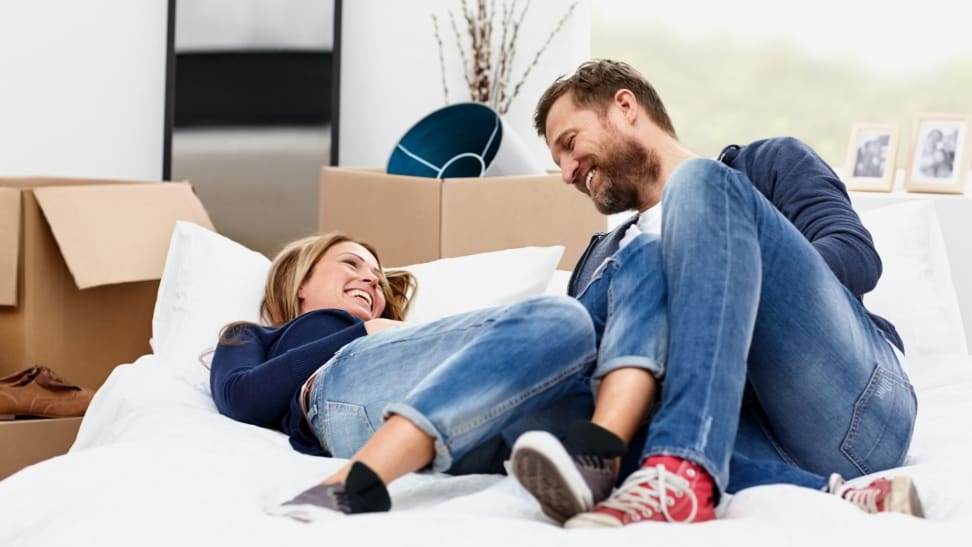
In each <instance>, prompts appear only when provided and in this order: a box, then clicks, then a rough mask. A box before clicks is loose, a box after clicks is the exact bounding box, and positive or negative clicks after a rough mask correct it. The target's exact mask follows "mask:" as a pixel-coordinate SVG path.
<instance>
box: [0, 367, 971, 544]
mask: <svg viewBox="0 0 972 547" xmlns="http://www.w3.org/2000/svg"><path fill="white" fill-rule="evenodd" d="M170 365H171V364H169V363H165V362H163V361H162V360H161V359H160V358H159V357H157V356H154V355H150V356H144V357H142V358H140V359H139V360H138V361H137V362H136V363H134V364H130V365H122V366H119V367H118V368H117V369H116V370H115V371H114V372H113V374H112V375H111V377H110V378H109V379H108V382H107V383H106V384H105V386H104V387H103V388H102V389H101V390H99V391H98V393H97V395H96V397H95V399H94V401H93V402H92V406H91V408H90V409H89V411H88V414H87V416H86V417H85V419H84V421H83V423H82V425H81V430H80V432H79V435H78V439H77V441H76V443H75V444H74V446H73V447H72V449H71V451H70V452H69V453H68V454H67V455H64V456H61V457H58V458H54V459H51V460H48V461H46V462H41V463H40V464H37V465H34V466H31V467H28V468H26V469H24V470H22V471H21V472H19V473H17V474H15V475H13V476H11V477H10V478H8V479H7V480H4V481H2V482H0V546H4V547H15V546H31V547H34V546H48V545H50V546H68V545H70V546H78V545H97V546H103V547H107V546H114V545H118V546H125V547H129V546H140V545H146V546H156V545H158V546H162V545H166V546H169V545H233V546H239V547H242V546H249V545H253V546H258V545H259V546H266V545H294V546H300V545H378V544H380V545H394V546H401V545H490V546H496V545H503V546H505V547H508V546H512V545H579V546H580V545H583V546H591V545H595V544H596V545H612V546H613V545H618V544H624V545H642V546H649V545H651V546H656V545H657V546H661V545H680V546H691V545H707V546H711V545H746V546H761V545H766V546H774V547H776V546H780V545H787V546H790V545H851V544H855V545H936V546H937V545H959V544H961V545H966V544H967V541H968V538H969V537H970V535H969V533H970V532H972V495H970V492H972V473H970V472H969V469H970V467H969V466H970V464H972V435H970V427H972V425H970V423H972V422H970V420H969V418H970V417H972V363H970V358H969V357H968V356H939V357H923V358H922V359H921V360H920V361H919V362H909V363H908V366H907V368H908V369H909V372H910V373H911V374H912V380H913V382H914V384H915V386H916V387H917V389H918V394H919V405H920V407H919V408H920V409H919V419H918V425H917V428H916V432H915V437H914V443H913V447H912V450H911V453H910V456H909V459H908V465H907V467H906V468H904V469H902V470H901V471H903V472H907V473H910V474H911V476H912V477H914V479H915V481H916V483H917V486H918V488H919V491H920V494H921V497H922V501H923V502H924V505H925V511H926V513H927V517H928V518H927V519H924V520H922V519H916V518H910V517H905V516H901V515H867V514H865V513H863V512H861V511H859V510H858V509H856V508H854V507H852V506H851V505H850V504H848V503H846V502H843V501H841V500H838V499H836V498H834V497H833V496H829V495H826V494H822V493H818V492H814V491H810V490H806V489H799V488H796V487H790V486H764V487H759V488H752V489H749V490H746V491H743V492H740V493H739V494H737V495H736V496H734V497H733V498H731V499H729V500H728V501H727V503H725V504H724V505H723V507H722V512H723V515H722V518H721V519H719V520H716V521H712V522H708V523H704V524H696V525H669V524H653V523H648V524H642V525H638V526H630V527H627V528H624V529H617V530H563V529H561V528H559V527H557V526H555V525H554V524H553V523H552V522H551V521H549V520H547V519H546V518H545V517H544V516H543V515H542V514H541V513H540V511H539V508H538V507H537V506H536V505H535V503H534V502H533V501H532V499H531V498H529V496H528V495H527V494H526V493H524V492H523V491H522V490H520V489H519V487H518V486H517V484H516V482H515V481H514V480H513V479H512V478H508V477H500V476H486V475H474V476H465V477H448V476H445V475H432V474H414V475H410V476H408V477H405V478H403V479H401V480H399V481H397V482H395V483H394V484H393V485H392V486H391V488H390V490H391V494H392V501H393V510H392V511H391V512H390V513H385V514H373V515H360V516H352V517H347V516H344V515H338V514H333V513H327V512H324V511H322V512H321V513H320V514H318V515H317V516H318V517H320V518H319V519H318V520H316V521H315V522H313V523H309V524H305V523H300V522H297V521H293V520H291V519H288V518H284V517H276V516H271V515H269V514H268V513H267V512H266V509H267V508H268V507H273V506H275V505H276V504H277V503H279V502H280V501H283V500H285V499H288V498H289V497H291V496H292V495H294V494H296V493H297V492H299V491H301V490H303V489H304V488H306V487H308V486H310V485H311V484H313V483H314V482H315V481H317V480H320V479H321V478H322V477H324V476H325V475H326V474H328V473H329V472H330V471H332V470H333V469H335V468H337V467H338V466H339V465H340V464H341V460H336V459H328V458H315V457H310V456H304V455H301V454H298V453H297V452H295V451H293V450H292V449H291V448H290V446H289V444H288V442H287V439H286V438H285V437H284V436H283V435H282V434H279V433H276V432H273V431H269V430H264V429H260V428H257V427H253V426H248V425H244V424H241V423H237V422H234V421H232V420H230V419H228V418H225V417H223V416H220V415H219V414H218V413H217V412H216V410H215V407H214V406H213V402H212V399H211V398H210V396H209V392H208V382H207V371H206V370H205V369H203V368H202V367H200V368H199V371H198V373H187V372H186V371H185V369H180V368H179V367H174V366H170ZM339 542H340V543H339Z"/></svg>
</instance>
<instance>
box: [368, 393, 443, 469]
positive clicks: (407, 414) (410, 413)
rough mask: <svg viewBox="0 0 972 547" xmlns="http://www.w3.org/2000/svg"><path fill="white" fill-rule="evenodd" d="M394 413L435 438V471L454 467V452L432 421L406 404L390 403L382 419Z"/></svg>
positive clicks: (433, 464) (433, 462) (433, 467)
mask: <svg viewBox="0 0 972 547" xmlns="http://www.w3.org/2000/svg"><path fill="white" fill-rule="evenodd" d="M392 414H397V415H399V416H401V417H402V418H405V419H406V420H408V421H410V422H412V424H414V425H415V427H417V428H419V429H421V430H422V432H423V433H425V434H426V435H428V436H429V437H432V438H433V439H435V458H433V460H432V470H433V471H439V472H444V471H447V470H448V469H449V468H450V467H452V452H451V451H450V450H449V447H448V446H446V443H445V441H443V440H442V435H441V434H440V433H439V430H438V429H436V428H435V426H434V425H432V422H430V421H429V419H428V418H426V417H425V415H424V414H422V413H421V412H419V411H418V410H416V409H415V408H414V407H411V406H409V405H406V404H402V403H390V404H389V405H387V406H386V407H385V409H384V410H383V411H382V413H381V419H382V420H387V419H388V418H390V417H391V416H392Z"/></svg>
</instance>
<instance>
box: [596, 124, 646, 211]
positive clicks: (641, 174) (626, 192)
mask: <svg viewBox="0 0 972 547" xmlns="http://www.w3.org/2000/svg"><path fill="white" fill-rule="evenodd" d="M612 144H613V146H612V147H611V148H612V149H611V150H610V151H609V152H608V153H607V154H605V155H604V156H602V159H601V160H600V161H599V162H597V172H598V174H599V175H600V176H601V185H600V187H599V188H598V191H597V192H596V193H595V194H592V195H591V199H592V200H593V201H594V207H596V208H597V210H598V211H600V212H601V213H602V214H605V215H612V214H614V213H621V212H624V211H631V210H635V209H639V208H640V207H641V204H642V193H643V191H644V190H645V189H647V188H650V187H652V186H655V185H657V184H658V177H659V176H660V173H661V161H660V160H659V159H658V154H657V153H656V152H655V151H654V150H648V149H646V148H644V147H642V146H640V145H639V144H638V143H637V142H635V141H634V140H631V139H624V138H621V137H618V138H617V139H614V143H612Z"/></svg>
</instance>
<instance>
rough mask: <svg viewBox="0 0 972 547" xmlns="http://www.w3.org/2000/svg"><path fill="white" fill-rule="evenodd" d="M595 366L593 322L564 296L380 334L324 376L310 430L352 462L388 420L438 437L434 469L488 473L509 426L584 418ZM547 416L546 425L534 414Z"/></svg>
mask: <svg viewBox="0 0 972 547" xmlns="http://www.w3.org/2000/svg"><path fill="white" fill-rule="evenodd" d="M595 356H596V347H595V334H594V329H593V326H592V324H591V319H590V316H589V315H588V313H587V311H586V310H585V309H584V307H583V306H581V305H579V304H578V303H577V302H575V301H573V300H571V299H569V298H566V297H552V296H548V297H536V298H531V299H527V300H524V301H522V302H519V303H516V304H512V305H508V306H502V307H495V308H487V309H483V310H478V311H474V312H470V313H466V314H461V315H456V316H452V317H447V318H445V319H440V320H438V321H434V322H431V323H428V324H424V325H414V326H403V327H399V328H395V329H389V330H385V331H381V332H379V333H376V334H373V335H369V336H363V337H361V338H358V339H356V340H354V341H352V342H350V343H348V344H347V345H345V346H344V347H342V348H341V349H340V350H338V351H337V352H336V353H335V354H334V356H333V357H332V358H331V359H330V360H329V361H328V362H327V363H325V364H324V365H323V366H322V367H321V370H320V372H319V373H318V375H317V377H316V379H315V380H314V384H313V386H312V387H311V395H310V404H309V408H308V413H307V414H308V421H309V422H310V424H311V427H312V429H313V430H314V432H315V434H316V436H317V437H318V439H319V440H320V441H321V442H322V444H323V445H324V446H325V447H326V449H327V450H328V451H329V452H330V453H331V455H333V456H335V457H339V458H350V457H351V456H352V455H354V453H355V452H357V451H358V449H359V448H361V446H362V445H364V443H365V442H366V441H367V440H368V439H369V438H371V436H372V435H373V434H374V433H375V431H376V430H377V428H378V427H380V425H381V423H382V421H383V420H384V419H386V418H387V417H389V416H390V415H392V414H397V415H400V416H402V417H404V418H406V419H408V420H409V421H411V422H412V423H413V424H415V425H416V426H417V427H418V428H420V429H421V430H422V431H424V432H425V433H426V434H428V435H429V436H431V437H433V438H434V439H435V451H436V455H435V458H434V461H433V469H435V470H436V471H452V472H454V473H462V472H466V473H475V472H488V471H496V470H498V467H499V465H500V464H501V462H502V460H501V459H500V460H499V462H497V458H502V457H503V455H504V451H503V446H504V445H505V443H504V442H501V441H502V439H503V438H505V437H507V436H511V435H515V434H517V433H518V431H516V432H514V431H513V430H514V429H519V427H517V426H518V422H522V423H523V427H525V428H527V429H547V430H552V431H554V432H555V433H559V434H562V433H563V431H562V429H563V428H565V427H566V426H560V425H559V424H558V421H559V420H560V419H565V418H567V419H583V418H584V417H587V416H590V412H591V409H592V397H591V392H590V387H589V385H588V382H587V378H588V377H589V376H590V374H591V369H592V367H593V366H594V363H595ZM546 409H550V410H549V413H550V416H549V419H544V415H543V414H541V415H539V416H537V415H535V414H536V413H538V412H540V411H544V410H546ZM557 415H559V418H558V417H557ZM555 418H556V419H555ZM524 430H525V429H524Z"/></svg>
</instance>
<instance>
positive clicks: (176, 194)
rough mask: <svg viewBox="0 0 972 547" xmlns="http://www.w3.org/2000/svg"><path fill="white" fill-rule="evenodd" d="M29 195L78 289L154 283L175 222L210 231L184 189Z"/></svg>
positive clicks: (52, 190) (102, 188)
mask: <svg viewBox="0 0 972 547" xmlns="http://www.w3.org/2000/svg"><path fill="white" fill-rule="evenodd" d="M33 191H34V197H35V198H36V199H37V203H38V205H39V207H40V209H41V210H42V211H43V212H44V217H45V218H46V219H47V223H48V225H49V226H50V228H51V232H52V233H53V235H54V239H55V240H56V241H57V244H58V247H59V248H60V251H61V255H62V256H63V257H64V262H65V263H66V264H67V266H68V269H69V270H70V271H71V275H72V276H73V277H74V282H75V283H76V284H77V287H78V289H86V288H89V287H96V286H100V285H111V284H115V283H127V282H132V281H145V280H149V279H159V277H161V275H162V268H163V266H164V263H165V256H166V252H167V249H168V242H169V239H170V238H171V236H172V228H173V226H175V222H176V220H186V221H189V222H194V223H196V224H199V225H201V226H204V227H206V228H209V229H213V225H212V223H211V221H210V220H209V216H208V215H207V214H206V211H205V209H203V206H202V203H200V202H199V200H198V199H196V197H195V196H194V194H193V191H192V186H191V185H189V184H188V183H166V184H105V185H101V184H95V185H90V184H89V185H84V186H47V187H38V188H34V190H33Z"/></svg>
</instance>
